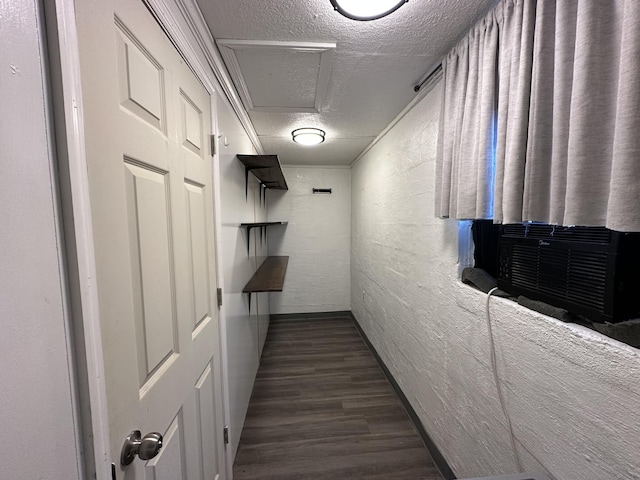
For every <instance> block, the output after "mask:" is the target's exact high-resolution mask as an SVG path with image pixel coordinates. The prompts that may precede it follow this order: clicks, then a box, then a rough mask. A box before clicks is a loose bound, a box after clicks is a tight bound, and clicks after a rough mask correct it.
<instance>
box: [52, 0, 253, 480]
mask: <svg viewBox="0 0 640 480" xmlns="http://www.w3.org/2000/svg"><path fill="white" fill-rule="evenodd" d="M139 1H142V2H143V3H144V5H146V7H147V8H148V9H149V11H150V12H151V14H152V15H153V16H154V17H155V19H156V21H157V22H158V23H159V24H160V26H161V28H162V29H163V30H164V32H165V34H166V35H167V36H168V38H169V39H170V41H171V42H172V43H173V44H174V46H175V47H176V49H177V50H178V52H179V53H180V55H181V56H182V57H183V59H184V60H185V61H186V63H187V65H188V66H189V67H190V68H191V70H192V71H193V73H194V74H195V75H196V77H197V78H198V80H199V81H200V82H201V83H202V85H203V86H204V88H205V90H206V91H207V93H208V94H209V96H210V98H211V115H212V124H211V125H212V132H211V134H213V135H214V136H215V146H216V149H215V154H214V156H213V159H212V162H213V168H212V174H213V201H214V212H215V221H214V230H215V231H214V243H215V261H216V272H215V276H216V282H217V285H218V287H219V288H222V289H223V291H224V281H223V277H222V269H221V265H222V260H223V259H222V252H221V245H222V234H221V232H222V222H221V218H222V215H221V204H220V201H221V199H220V181H221V178H220V168H219V163H218V161H217V159H218V148H217V147H218V137H219V128H218V124H217V110H216V100H217V99H218V98H220V99H222V101H224V102H225V103H227V105H228V106H230V107H231V108H232V109H233V111H234V112H235V113H236V115H237V117H238V119H239V120H240V122H241V124H242V125H243V127H244V129H245V131H246V132H247V134H248V136H249V138H250V139H251V142H252V143H253V145H254V147H255V149H256V151H257V152H258V153H264V151H263V149H262V145H261V144H260V141H259V139H258V136H257V133H256V132H255V130H254V128H253V125H252V124H251V121H250V119H249V116H248V114H247V112H246V110H245V109H244V107H243V106H242V102H241V101H240V99H239V97H238V95H237V93H236V91H235V88H234V86H233V82H232V81H231V78H230V76H229V74H228V73H227V71H226V68H225V66H224V62H223V60H222V58H221V56H220V54H219V52H218V50H217V48H216V46H215V42H214V40H213V38H212V36H211V34H210V32H209V30H208V27H207V26H206V23H205V20H204V18H203V16H202V13H201V12H200V9H199V7H198V6H197V4H196V1H195V0H139ZM45 17H46V18H45V20H46V25H47V27H48V29H50V30H55V41H56V44H55V45H49V49H50V56H51V57H52V58H54V59H55V63H56V68H54V69H53V70H54V73H53V83H54V84H57V85H55V86H56V94H57V95H58V97H59V100H60V107H59V110H60V111H59V112H58V114H57V115H56V120H55V121H56V127H57V128H56V130H57V132H58V138H57V141H58V143H59V145H61V147H60V148H62V149H63V150H64V153H65V155H64V156H65V159H66V162H65V163H66V165H65V166H66V168H62V169H61V171H60V177H61V180H60V182H61V184H63V188H62V189H61V190H62V193H61V195H62V196H63V197H65V199H64V200H65V202H64V203H66V208H67V210H68V212H67V214H68V215H67V218H70V219H71V222H70V223H72V225H70V226H68V229H67V231H66V240H65V248H66V251H67V258H70V259H72V260H71V261H69V263H73V264H74V265H73V266H74V267H75V268H69V271H70V273H69V275H70V278H69V279H68V283H69V289H70V291H71V297H72V304H74V306H75V307H76V308H75V311H74V313H75V315H74V319H73V322H74V323H75V324H76V325H75V328H74V330H75V331H76V335H75V351H74V352H70V353H69V355H70V356H75V358H74V359H73V361H74V362H75V364H76V365H77V366H78V368H77V371H78V372H79V373H78V374H77V375H76V383H77V385H78V388H79V390H80V392H81V394H80V402H79V403H80V405H79V410H80V412H79V414H80V417H81V419H82V421H81V423H82V436H83V439H84V450H85V458H86V461H85V478H91V477H92V475H93V474H94V473H95V478H96V479H97V480H111V479H112V473H111V463H112V462H117V461H118V459H112V458H111V453H110V447H109V445H110V444H109V422H108V411H107V395H106V384H105V376H104V357H103V348H102V335H101V326H100V315H99V304H98V292H97V287H96V283H95V279H96V273H97V272H96V262H95V248H94V242H93V234H92V232H93V225H92V219H91V202H90V196H89V180H88V175H87V168H86V167H87V165H86V147H85V132H84V114H83V106H82V86H81V76H80V57H79V40H78V34H77V28H76V15H75V6H74V0H54V8H50V9H47V11H46V12H45ZM50 43H51V42H50ZM71 237H72V238H71ZM218 315H219V329H218V334H219V341H220V356H221V363H222V364H221V368H220V373H221V377H222V378H221V379H220V380H221V386H222V389H223V392H222V399H223V405H222V409H223V416H224V419H223V420H224V424H225V425H226V424H228V423H229V398H228V392H229V388H228V363H227V362H228V357H227V341H226V316H225V312H224V306H222V307H221V308H220V309H219V311H218ZM232 467H233V457H232V452H231V449H230V448H226V446H225V465H224V467H223V468H225V470H226V476H227V479H229V480H231V479H232V477H233V468H232Z"/></svg>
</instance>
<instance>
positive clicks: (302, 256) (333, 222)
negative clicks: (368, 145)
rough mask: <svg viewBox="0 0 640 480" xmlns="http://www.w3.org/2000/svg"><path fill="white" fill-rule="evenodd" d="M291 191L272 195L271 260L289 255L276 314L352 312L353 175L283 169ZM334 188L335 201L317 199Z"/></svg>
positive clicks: (274, 298) (274, 299)
mask: <svg viewBox="0 0 640 480" xmlns="http://www.w3.org/2000/svg"><path fill="white" fill-rule="evenodd" d="M283 171H284V175H285V178H286V180H287V185H288V186H289V190H288V191H280V190H273V191H269V192H268V198H269V221H270V222H279V221H283V222H285V221H286V222H289V223H288V225H287V226H286V227H270V228H269V254H270V255H289V266H288V269H287V276H286V278H285V285H284V290H283V292H282V293H272V294H270V296H269V298H270V306H271V313H274V314H277V313H309V312H335V311H344V310H351V267H350V253H349V252H350V248H351V170H350V169H345V168H331V167H293V166H291V167H289V166H285V167H283ZM314 187H315V188H331V189H332V193H331V195H327V194H316V195H314V194H313V193H312V189H313V188H314Z"/></svg>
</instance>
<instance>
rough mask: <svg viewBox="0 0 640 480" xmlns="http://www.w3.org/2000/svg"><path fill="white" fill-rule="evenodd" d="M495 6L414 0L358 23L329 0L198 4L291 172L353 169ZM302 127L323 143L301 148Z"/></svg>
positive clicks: (252, 111) (273, 150) (272, 148)
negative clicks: (297, 133)
mask: <svg viewBox="0 0 640 480" xmlns="http://www.w3.org/2000/svg"><path fill="white" fill-rule="evenodd" d="M363 1H366V0H363ZM494 3H495V0H409V2H408V3H406V4H405V5H404V6H402V7H401V8H400V9H399V10H397V11H396V12H394V13H392V14H391V15H389V16H388V17H385V18H382V19H379V20H374V21H370V22H358V21H354V20H350V19H348V18H345V17H343V16H342V15H340V14H339V13H337V12H335V11H334V10H333V7H332V6H331V4H330V2H329V0H297V1H282V0H198V4H199V5H200V8H201V10H202V13H203V15H204V17H205V20H206V21H207V24H208V25H209V28H210V29H211V33H212V35H213V37H214V38H215V40H216V42H217V43H218V47H219V48H220V50H221V53H222V55H223V58H224V59H225V63H226V65H227V69H228V70H229V72H230V75H231V77H232V78H233V80H234V83H235V86H236V89H237V90H238V93H239V95H240V98H242V101H243V103H244V106H245V108H246V110H247V111H248V113H249V117H250V119H251V122H252V123H253V126H254V128H255V130H256V132H257V134H258V137H259V139H260V142H261V143H262V146H263V148H264V150H265V152H266V153H268V154H277V155H278V156H279V157H280V161H281V163H282V164H293V165H349V164H351V163H352V162H353V161H354V160H355V159H356V157H357V156H358V155H359V154H360V152H362V151H363V150H364V149H365V147H366V146H367V145H369V144H370V143H371V142H372V141H373V140H374V139H375V137H376V136H377V135H378V134H379V133H380V132H381V131H382V130H383V129H384V128H385V127H386V126H387V125H388V124H389V123H390V122H391V121H392V120H393V119H394V118H395V117H396V116H397V115H398V114H399V113H400V112H401V111H402V110H403V109H404V108H405V107H406V106H407V105H408V104H409V103H410V102H411V101H412V100H413V99H414V98H415V96H416V93H415V92H414V90H413V87H414V85H416V84H417V83H419V82H420V81H421V80H422V79H424V77H425V76H426V75H427V74H428V73H430V72H431V71H432V70H433V69H434V68H435V67H436V66H437V65H438V64H439V63H440V61H441V59H442V57H443V56H444V55H445V54H446V53H447V52H448V51H449V50H450V49H451V48H452V47H453V45H454V44H455V42H456V41H457V39H458V38H460V37H461V36H462V35H463V34H464V33H465V32H466V31H467V30H468V29H469V28H470V27H471V26H472V25H473V23H474V22H475V21H476V20H477V19H478V18H479V17H480V16H482V15H483V14H484V13H485V12H486V11H487V10H488V9H489V8H490V7H491V6H492V5H493V4H494ZM235 40H241V41H242V42H235ZM247 41H251V42H247ZM305 44H306V45H305ZM309 44H312V45H309ZM318 44H322V45H321V46H320V45H318ZM331 44H335V49H333V48H332V45H331ZM305 47H307V48H305ZM296 86H299V88H298V89H295V87H296ZM301 127H318V128H321V129H323V130H325V131H326V139H325V142H324V143H322V144H320V145H317V146H315V147H304V146H300V145H297V144H294V143H293V142H292V140H291V131H292V130H294V129H296V128H301Z"/></svg>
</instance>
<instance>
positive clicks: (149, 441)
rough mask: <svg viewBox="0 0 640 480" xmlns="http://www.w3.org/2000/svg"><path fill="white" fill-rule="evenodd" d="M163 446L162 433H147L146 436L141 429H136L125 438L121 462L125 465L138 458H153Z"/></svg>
mask: <svg viewBox="0 0 640 480" xmlns="http://www.w3.org/2000/svg"><path fill="white" fill-rule="evenodd" d="M161 448H162V435H161V434H159V433H158V432H151V433H147V434H146V435H145V436H144V437H142V434H141V433H140V430H134V431H133V432H131V433H130V434H129V436H128V437H127V438H126V439H125V441H124V444H123V445H122V452H121V454H120V464H121V465H122V466H123V467H124V466H126V465H129V464H130V463H131V462H133V460H134V459H135V458H136V455H138V457H140V460H151V459H152V458H153V457H155V456H156V455H157V454H158V452H159V451H160V449H161Z"/></svg>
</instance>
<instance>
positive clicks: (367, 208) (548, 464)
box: [352, 85, 640, 480]
mask: <svg viewBox="0 0 640 480" xmlns="http://www.w3.org/2000/svg"><path fill="white" fill-rule="evenodd" d="M440 96H441V86H440V85H438V86H437V87H436V88H435V89H434V90H433V91H432V92H431V93H430V94H429V95H428V96H427V97H426V98H425V100H423V101H422V102H421V103H420V104H419V105H418V106H417V107H416V108H414V109H413V110H412V111H411V112H410V113H409V114H408V115H407V116H406V117H405V118H404V119H403V120H402V121H401V122H400V123H399V124H398V125H397V126H396V127H395V128H393V129H392V130H391V131H390V132H389V134H388V135H386V137H384V138H383V139H382V141H380V142H379V143H378V144H377V145H376V146H375V147H374V148H373V149H372V150H371V151H370V152H368V153H367V154H366V156H365V157H364V158H363V159H362V160H361V161H360V162H358V163H357V164H356V165H355V166H354V168H353V171H352V180H353V183H352V192H353V193H352V195H353V210H352V219H353V230H352V282H353V283H352V304H353V312H354V314H355V316H356V318H357V319H358V321H359V322H360V323H361V325H362V327H363V328H364V330H365V332H366V334H367V336H368V337H369V339H370V340H371V342H372V343H373V345H374V346H375V348H376V349H377V351H378V352H379V353H380V355H381V356H382V358H383V359H384V361H385V363H386V364H387V366H388V367H389V369H390V370H391V372H392V373H393V375H394V376H395V378H396V380H397V381H398V383H399V384H400V386H401V387H402V389H403V391H404V393H405V394H406V395H407V397H408V399H409V400H410V402H411V403H412V405H413V407H414V409H415V410H416V412H417V413H418V415H419V416H420V418H421V420H422V422H423V424H424V426H425V428H426V430H427V431H428V432H429V433H430V435H431V436H432V438H433V440H434V441H435V443H436V444H437V445H438V447H439V448H440V450H441V451H442V453H443V454H444V456H445V458H446V459H447V461H448V462H449V464H450V465H451V467H452V468H453V470H454V471H455V473H456V474H457V476H458V477H461V478H464V477H475V476H480V475H488V474H495V473H508V472H514V471H515V464H514V460H513V456H512V454H511V448H510V445H509V437H508V434H507V430H506V426H505V421H504V417H503V414H502V412H501V409H500V407H499V403H498V399H497V397H496V393H495V391H496V389H495V385H494V383H493V379H492V374H491V369H490V357H489V347H488V345H489V343H488V336H487V326H486V323H485V322H486V321H485V308H484V306H485V300H486V297H485V295H483V294H482V293H480V292H478V291H476V290H474V289H473V288H471V287H469V286H467V285H464V284H462V283H461V282H460V281H459V280H458V278H459V275H458V271H459V267H460V265H458V258H459V254H458V234H459V230H460V235H461V238H462V240H463V241H462V242H461V243H462V245H461V251H462V255H461V256H460V258H462V259H463V262H464V261H465V260H464V259H467V258H469V246H467V245H465V243H466V242H467V240H468V225H464V224H462V225H461V226H459V225H458V223H457V222H456V221H453V220H440V219H436V218H434V209H433V204H434V174H435V152H436V142H437V134H438V117H439V113H440ZM491 316H492V321H493V325H494V333H495V340H496V345H497V356H498V369H499V372H500V378H501V382H502V386H503V391H504V393H505V396H506V404H507V407H508V410H509V412H510V414H511V418H512V421H513V425H514V430H515V435H516V437H517V441H518V449H519V453H520V456H521V457H522V459H523V461H524V464H525V467H526V468H527V469H531V470H540V469H546V470H548V471H549V472H550V473H551V474H552V475H553V476H555V478H557V479H562V480H603V479H607V480H613V479H639V478H640V460H639V457H638V452H640V430H639V427H638V426H639V425H640V382H639V381H638V378H640V351H638V350H636V349H634V348H631V347H629V346H627V345H624V344H621V343H618V342H616V341H614V340H611V339H609V338H607V337H604V336H602V335H600V334H597V333H595V332H593V331H591V330H588V329H586V328H582V327H579V326H576V325H572V324H563V323H561V322H559V321H557V320H554V319H551V318H548V317H545V316H544V315H541V314H538V313H535V312H532V311H529V310H527V309H525V308H522V307H520V306H518V305H517V304H514V303H513V302H511V301H509V300H504V299H495V298H492V299H491Z"/></svg>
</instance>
